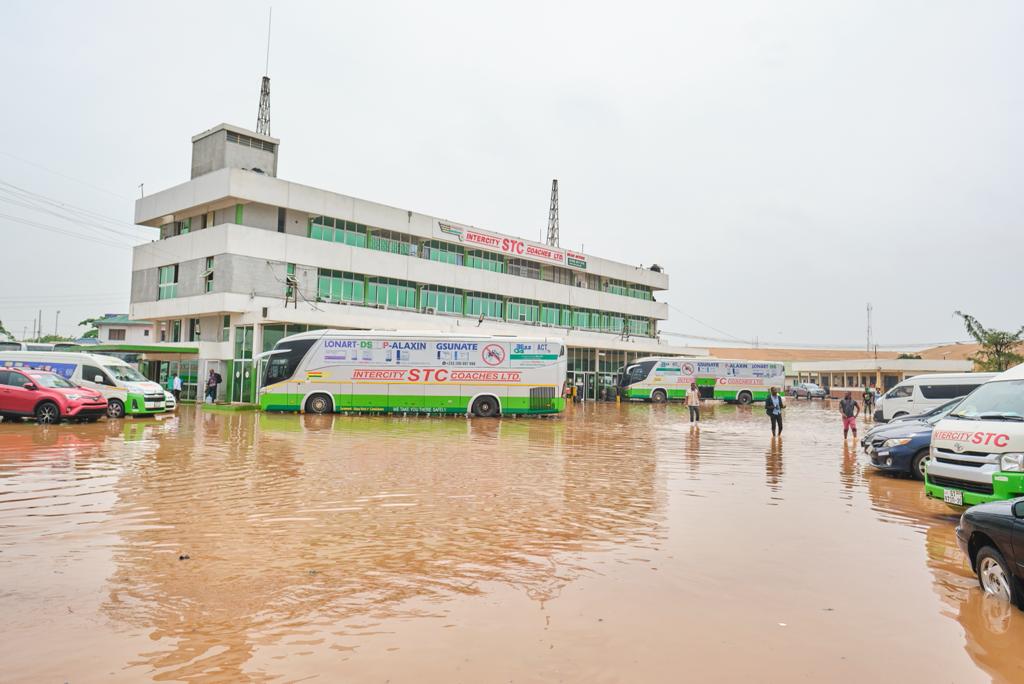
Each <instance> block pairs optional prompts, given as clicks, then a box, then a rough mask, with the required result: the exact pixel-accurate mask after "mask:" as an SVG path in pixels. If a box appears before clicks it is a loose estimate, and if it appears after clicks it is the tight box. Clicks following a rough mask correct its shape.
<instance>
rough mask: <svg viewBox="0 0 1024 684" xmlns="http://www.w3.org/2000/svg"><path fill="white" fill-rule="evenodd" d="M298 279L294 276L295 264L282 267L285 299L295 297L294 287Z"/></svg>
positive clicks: (296, 285) (297, 284)
mask: <svg viewBox="0 0 1024 684" xmlns="http://www.w3.org/2000/svg"><path fill="white" fill-rule="evenodd" d="M298 286H299V281H298V280H296V278H295V264H288V265H286V266H285V268H284V296H285V299H288V300H291V299H295V288H296V287H298Z"/></svg>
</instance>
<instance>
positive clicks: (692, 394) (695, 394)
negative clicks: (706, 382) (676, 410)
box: [686, 382, 700, 423]
mask: <svg viewBox="0 0 1024 684" xmlns="http://www.w3.org/2000/svg"><path fill="white" fill-rule="evenodd" d="M686 406H687V407H689V409H690V422H691V423H699V422H700V390H698V389H697V383H695V382H691V383H690V389H688V390H687V391H686Z"/></svg>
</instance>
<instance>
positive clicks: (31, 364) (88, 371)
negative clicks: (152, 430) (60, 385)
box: [0, 351, 164, 418]
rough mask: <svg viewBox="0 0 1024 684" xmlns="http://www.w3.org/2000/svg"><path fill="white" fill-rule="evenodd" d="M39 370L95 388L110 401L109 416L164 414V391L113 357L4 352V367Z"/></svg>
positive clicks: (0, 353)
mask: <svg viewBox="0 0 1024 684" xmlns="http://www.w3.org/2000/svg"><path fill="white" fill-rule="evenodd" d="M12 367H13V368H35V369H38V370H46V371H50V372H52V373H56V374H57V375H60V376H61V377H63V378H64V379H65V380H68V381H70V382H72V383H74V384H76V385H79V386H81V387H88V388H89V389H94V390H96V391H98V392H99V393H100V394H102V395H103V396H104V397H105V398H106V400H107V417H108V418H123V417H124V416H126V415H132V416H137V415H148V414H152V413H163V412H164V390H163V388H162V387H160V385H158V384H156V383H155V382H152V381H150V380H147V379H146V377H145V376H144V375H143V374H142V373H140V372H139V371H137V370H136V369H135V368H133V367H132V366H131V365H129V364H128V363H126V362H125V361H122V360H121V359H118V358H115V357H113V356H103V355H101V354H82V353H73V352H61V351H41V352H31V351H25V352H18V351H0V368H12Z"/></svg>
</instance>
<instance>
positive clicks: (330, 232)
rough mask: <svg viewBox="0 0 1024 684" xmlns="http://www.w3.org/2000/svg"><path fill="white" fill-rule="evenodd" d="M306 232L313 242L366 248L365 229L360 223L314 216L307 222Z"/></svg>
mask: <svg viewBox="0 0 1024 684" xmlns="http://www.w3.org/2000/svg"><path fill="white" fill-rule="evenodd" d="M308 230H309V232H308V235H309V237H311V238H313V239H314V240H324V241H325V242H336V243H339V244H344V245H351V246H352V247H366V231H367V227H366V226H365V225H363V224H361V223H355V222H353V221H345V220H344V219H336V218H331V217H330V216H314V217H313V218H311V219H310V220H309V229H308Z"/></svg>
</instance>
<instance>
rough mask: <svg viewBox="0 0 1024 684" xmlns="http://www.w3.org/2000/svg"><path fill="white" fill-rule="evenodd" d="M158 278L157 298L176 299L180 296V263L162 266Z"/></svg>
mask: <svg viewBox="0 0 1024 684" xmlns="http://www.w3.org/2000/svg"><path fill="white" fill-rule="evenodd" d="M157 280H158V284H157V291H156V298H157V299H174V298H175V297H177V296H178V264H171V265H170V266H161V267H160V271H159V273H158V276H157Z"/></svg>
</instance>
